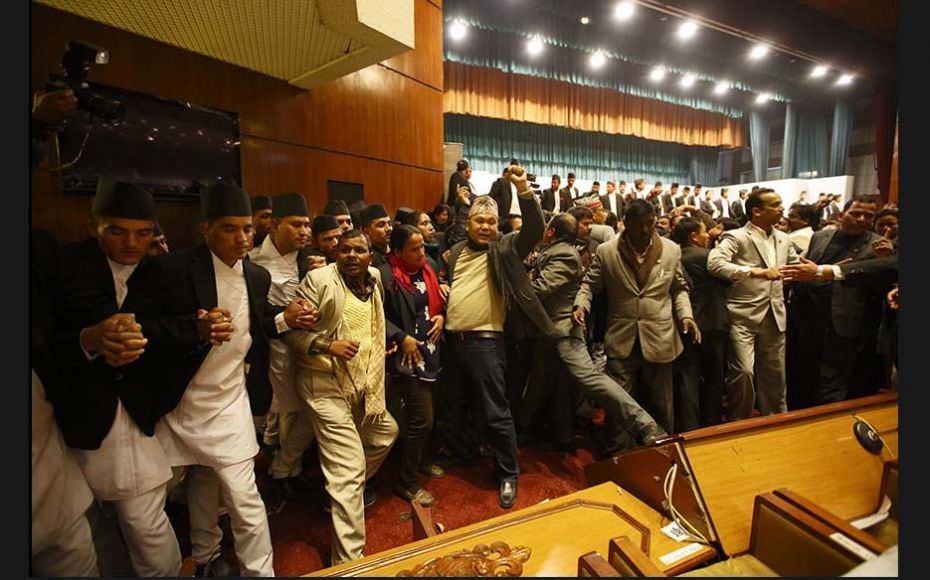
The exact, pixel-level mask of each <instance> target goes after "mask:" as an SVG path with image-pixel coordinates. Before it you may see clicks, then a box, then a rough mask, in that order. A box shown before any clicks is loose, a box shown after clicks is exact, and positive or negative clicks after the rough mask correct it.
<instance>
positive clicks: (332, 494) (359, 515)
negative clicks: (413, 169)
mask: <svg viewBox="0 0 930 580" xmlns="http://www.w3.org/2000/svg"><path fill="white" fill-rule="evenodd" d="M370 266H371V245H370V244H369V241H368V238H367V237H366V236H365V234H363V233H362V232H359V231H357V230H350V231H348V232H346V233H345V234H343V235H342V237H340V238H339V246H338V249H337V257H336V263H335V264H330V265H328V266H325V267H323V268H319V269H317V270H312V271H311V272H310V273H308V274H307V276H306V277H305V278H304V279H303V281H301V283H300V286H299V287H298V289H297V295H298V296H300V297H301V298H302V299H304V300H307V301H308V302H309V304H311V305H312V306H313V307H315V308H318V309H319V313H320V317H319V321H318V322H317V324H316V325H315V326H314V327H313V328H312V329H307V331H304V330H299V331H293V332H289V333H288V334H287V335H286V337H285V340H286V341H287V343H288V344H289V345H290V346H291V347H292V348H293V349H294V350H295V352H296V353H297V366H298V372H297V393H298V395H299V397H300V399H301V402H302V403H303V405H304V406H305V408H306V409H307V410H308V411H309V417H310V424H311V425H312V427H313V433H314V435H315V437H316V440H317V442H318V445H319V452H320V465H321V467H322V469H323V475H324V476H325V478H326V491H327V493H328V494H329V498H330V505H331V507H330V511H331V513H332V522H333V533H332V539H333V541H332V559H331V563H332V564H333V565H336V564H340V563H342V562H348V561H351V560H356V559H358V558H361V557H362V556H363V555H364V553H363V552H364V549H365V511H364V508H365V507H367V506H368V505H371V504H372V503H374V501H375V497H374V492H373V490H371V489H368V488H367V487H365V481H366V480H368V479H370V478H371V477H372V476H374V475H375V473H377V471H378V468H379V467H380V466H381V464H382V463H383V461H384V459H385V457H387V454H388V452H389V451H390V450H391V446H392V445H393V444H394V440H395V439H396V438H397V423H396V422H395V421H394V418H393V417H391V414H390V413H389V412H388V411H387V407H386V404H385V392H384V357H385V340H386V336H387V334H386V332H385V322H384V305H383V292H384V290H383V288H382V287H381V276H380V272H379V271H378V270H377V269H375V268H372V267H370Z"/></svg>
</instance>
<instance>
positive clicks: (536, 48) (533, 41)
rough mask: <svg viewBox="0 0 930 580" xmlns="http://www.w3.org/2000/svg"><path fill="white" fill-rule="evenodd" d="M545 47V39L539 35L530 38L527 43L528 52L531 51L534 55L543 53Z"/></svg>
mask: <svg viewBox="0 0 930 580" xmlns="http://www.w3.org/2000/svg"><path fill="white" fill-rule="evenodd" d="M543 48H545V45H544V44H543V41H542V39H541V38H539V37H538V36H534V37H532V38H530V40H529V42H527V43H526V52H528V53H530V54H531V55H533V56H536V55H537V54H539V53H541V52H542V51H543Z"/></svg>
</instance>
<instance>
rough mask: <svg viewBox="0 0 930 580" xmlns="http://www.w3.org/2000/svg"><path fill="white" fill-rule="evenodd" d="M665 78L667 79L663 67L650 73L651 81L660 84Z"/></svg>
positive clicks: (658, 67) (656, 68)
mask: <svg viewBox="0 0 930 580" xmlns="http://www.w3.org/2000/svg"><path fill="white" fill-rule="evenodd" d="M664 78H665V68H663V67H661V66H657V67H655V68H654V69H652V72H651V73H649V80H651V81H656V82H658V81H661V80H662V79H664Z"/></svg>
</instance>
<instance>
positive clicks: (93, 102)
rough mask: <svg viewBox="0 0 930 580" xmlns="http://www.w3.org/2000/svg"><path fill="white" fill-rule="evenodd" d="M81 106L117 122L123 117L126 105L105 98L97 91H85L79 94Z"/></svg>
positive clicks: (104, 118) (110, 121) (109, 120)
mask: <svg viewBox="0 0 930 580" xmlns="http://www.w3.org/2000/svg"><path fill="white" fill-rule="evenodd" d="M78 103H79V105H80V108H82V109H84V110H85V111H87V112H89V113H90V114H92V115H96V116H98V117H100V118H101V119H103V120H104V121H107V122H109V123H116V122H118V121H120V120H121V119H122V118H123V115H124V114H125V112H126V107H124V106H123V103H121V102H119V101H114V100H112V99H105V98H103V97H101V96H100V95H98V94H96V93H92V92H89V91H84V92H82V93H81V94H79V95H78Z"/></svg>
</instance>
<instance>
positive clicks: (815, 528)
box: [608, 493, 875, 577]
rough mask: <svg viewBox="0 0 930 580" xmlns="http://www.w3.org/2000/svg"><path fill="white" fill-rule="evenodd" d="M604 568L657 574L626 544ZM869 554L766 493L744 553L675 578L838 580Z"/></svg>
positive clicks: (613, 547)
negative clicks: (813, 579)
mask: <svg viewBox="0 0 930 580" xmlns="http://www.w3.org/2000/svg"><path fill="white" fill-rule="evenodd" d="M611 550H612V552H611V553H610V554H609V555H608V561H609V563H610V564H611V565H612V566H614V567H616V568H617V569H618V570H619V571H620V573H621V574H623V575H624V576H651V575H655V574H656V573H657V572H658V570H657V568H656V567H655V565H654V564H653V563H652V561H651V560H649V558H648V557H647V556H646V555H645V554H644V553H643V552H642V551H641V550H639V548H638V547H637V546H635V545H634V544H633V543H632V542H629V541H623V538H618V539H617V541H615V542H611ZM874 556H875V554H874V553H872V552H869V551H867V550H863V549H862V547H861V546H855V545H853V544H851V543H850V542H846V541H842V540H841V539H838V538H837V536H836V530H835V528H833V527H831V526H829V525H827V524H825V523H824V522H822V521H821V520H819V519H817V518H816V517H814V516H812V515H811V514H809V513H808V512H806V511H804V510H802V509H800V508H798V507H797V506H795V505H794V504H792V503H791V502H789V501H787V500H785V499H783V498H781V497H779V496H777V495H775V494H774V493H767V494H762V495H758V496H756V499H755V503H754V506H753V515H752V532H751V538H750V546H749V551H748V552H747V553H744V554H740V555H737V556H734V557H732V558H730V559H728V560H724V561H723V562H718V563H716V564H711V565H710V566H707V567H704V568H699V569H696V570H691V571H688V572H685V573H684V574H681V576H707V577H721V576H755V577H759V576H841V575H842V574H844V573H845V572H848V571H849V570H851V569H852V568H854V567H855V566H857V565H859V564H861V563H862V562H864V561H865V560H866V559H868V558H871V557H874Z"/></svg>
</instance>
